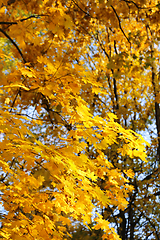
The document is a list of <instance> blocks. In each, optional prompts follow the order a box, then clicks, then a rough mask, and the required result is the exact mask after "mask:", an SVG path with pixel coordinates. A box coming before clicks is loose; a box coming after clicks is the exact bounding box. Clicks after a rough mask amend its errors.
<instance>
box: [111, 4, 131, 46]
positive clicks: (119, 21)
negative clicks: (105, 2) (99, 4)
mask: <svg viewBox="0 0 160 240" xmlns="http://www.w3.org/2000/svg"><path fill="white" fill-rule="evenodd" d="M111 8H112V9H113V11H114V13H115V15H116V17H117V19H118V23H119V28H120V29H121V31H122V33H123V35H124V36H125V38H126V39H127V41H128V43H129V44H130V46H131V42H130V41H129V39H128V37H127V36H126V34H125V32H124V31H123V28H122V26H121V20H120V18H119V16H118V14H117V12H116V10H115V8H114V7H113V6H112V5H111Z"/></svg>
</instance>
